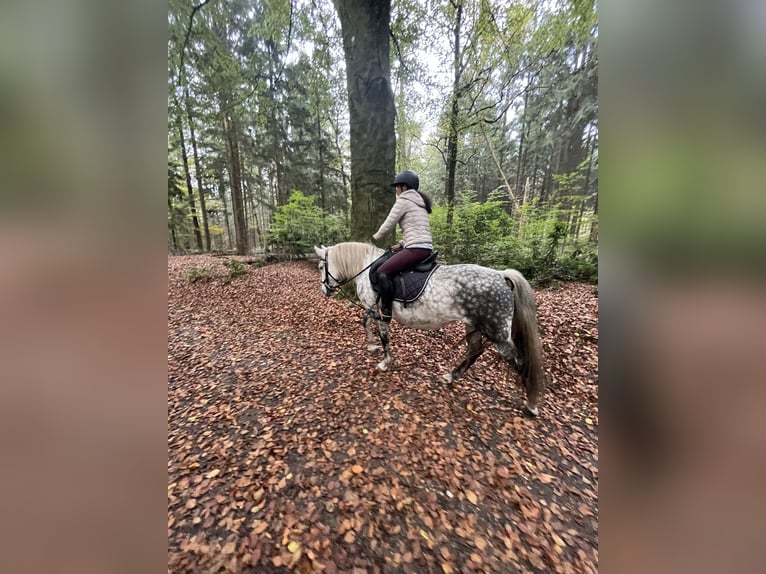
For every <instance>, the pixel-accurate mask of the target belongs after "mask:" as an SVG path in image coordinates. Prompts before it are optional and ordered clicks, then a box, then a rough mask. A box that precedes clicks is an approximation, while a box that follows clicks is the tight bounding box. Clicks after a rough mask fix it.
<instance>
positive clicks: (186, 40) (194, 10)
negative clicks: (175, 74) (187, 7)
mask: <svg viewBox="0 0 766 574" xmlns="http://www.w3.org/2000/svg"><path fill="white" fill-rule="evenodd" d="M210 1H211V0H204V2H202V3H201V4H197V5H196V6H194V7H193V8H192V11H191V15H190V16H189V25H188V26H187V27H186V34H185V35H184V43H183V45H182V46H181V63H180V65H179V66H178V67H179V69H180V70H183V68H184V55H185V54H186V45H187V44H188V43H189V37H190V36H191V30H192V25H193V24H194V15H195V14H196V13H197V11H198V10H200V9H201V8H202V7H203V6H205V4H208V3H209V2H210ZM181 73H183V72H181Z"/></svg>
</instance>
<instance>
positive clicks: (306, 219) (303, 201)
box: [268, 190, 348, 257]
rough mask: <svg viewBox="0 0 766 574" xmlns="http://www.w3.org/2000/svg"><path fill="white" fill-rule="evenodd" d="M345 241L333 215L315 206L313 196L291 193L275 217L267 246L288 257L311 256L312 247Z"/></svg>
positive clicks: (345, 232) (298, 192) (343, 229)
mask: <svg viewBox="0 0 766 574" xmlns="http://www.w3.org/2000/svg"><path fill="white" fill-rule="evenodd" d="M347 237H348V229H347V228H346V226H345V225H344V224H343V222H342V221H341V220H340V219H339V218H338V217H336V216H334V215H329V214H328V213H327V212H325V211H324V210H323V209H321V208H319V207H317V206H316V205H314V198H313V197H312V196H306V195H303V194H302V193H301V192H300V191H297V190H296V191H293V193H292V195H291V196H290V200H289V201H288V202H287V204H285V205H282V206H280V207H279V208H278V209H277V211H276V213H275V214H274V222H273V223H272V225H271V229H270V230H269V233H268V241H269V244H270V245H271V246H272V247H274V248H277V249H281V250H283V251H284V252H285V253H287V254H288V255H290V256H294V257H302V256H304V255H306V254H307V253H312V252H313V251H312V248H313V246H314V245H321V244H323V243H324V244H334V243H338V242H339V241H344V240H345V238H347Z"/></svg>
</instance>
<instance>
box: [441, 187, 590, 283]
mask: <svg viewBox="0 0 766 574" xmlns="http://www.w3.org/2000/svg"><path fill="white" fill-rule="evenodd" d="M473 198H474V194H472V193H465V194H463V195H462V196H461V197H460V198H459V200H458V201H457V202H456V204H455V207H454V211H453V224H452V230H451V232H450V230H449V229H448V225H447V208H446V207H444V206H441V205H439V206H435V207H434V211H433V213H432V214H431V232H432V235H433V239H434V247H435V248H436V249H438V250H439V251H440V253H441V256H440V259H441V260H442V261H444V262H445V263H476V264H478V265H484V266H486V267H492V268H494V269H505V268H508V267H511V268H513V269H518V270H519V271H521V273H523V274H524V276H525V277H526V278H527V279H528V280H529V281H530V282H533V283H536V284H546V285H550V284H551V282H552V281H554V280H556V279H559V280H565V281H572V280H578V281H590V282H596V281H598V252H597V247H596V246H594V245H593V244H591V243H588V242H587V241H584V240H581V241H580V242H578V243H575V244H574V245H571V241H572V240H571V238H570V237H569V235H568V233H569V231H568V226H567V224H566V223H564V221H566V220H567V212H566V211H564V210H562V209H560V208H559V207H558V206H554V207H540V206H539V204H538V202H537V201H532V202H529V203H528V204H526V205H525V206H524V207H522V208H520V209H519V210H517V211H516V212H514V214H513V217H511V216H510V215H508V213H507V211H506V209H505V204H504V203H503V201H502V200H501V197H500V196H494V197H493V196H490V198H489V199H488V201H486V202H484V203H476V202H474V201H473ZM450 250H451V253H450Z"/></svg>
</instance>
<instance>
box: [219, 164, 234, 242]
mask: <svg viewBox="0 0 766 574" xmlns="http://www.w3.org/2000/svg"><path fill="white" fill-rule="evenodd" d="M218 192H219V193H220V194H221V203H223V221H224V225H225V226H226V237H227V238H228V240H229V247H228V251H231V249H232V248H233V246H234V240H233V238H232V236H231V224H230V223H229V204H228V202H227V201H226V191H225V188H224V185H223V169H221V171H220V173H219V175H218Z"/></svg>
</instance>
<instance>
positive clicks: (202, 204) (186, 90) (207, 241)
mask: <svg viewBox="0 0 766 574" xmlns="http://www.w3.org/2000/svg"><path fill="white" fill-rule="evenodd" d="M184 96H185V101H186V117H187V119H188V120H189V136H190V138H191V144H192V153H193V155H194V173H195V174H196V175H197V192H198V193H199V209H200V211H201V212H202V228H203V229H204V231H205V248H206V249H207V251H208V252H209V251H210V226H209V225H208V222H207V207H206V206H205V190H204V189H203V187H202V169H201V168H200V162H199V153H197V138H196V136H195V135H194V119H193V118H192V111H191V98H190V97H189V88H184Z"/></svg>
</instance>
